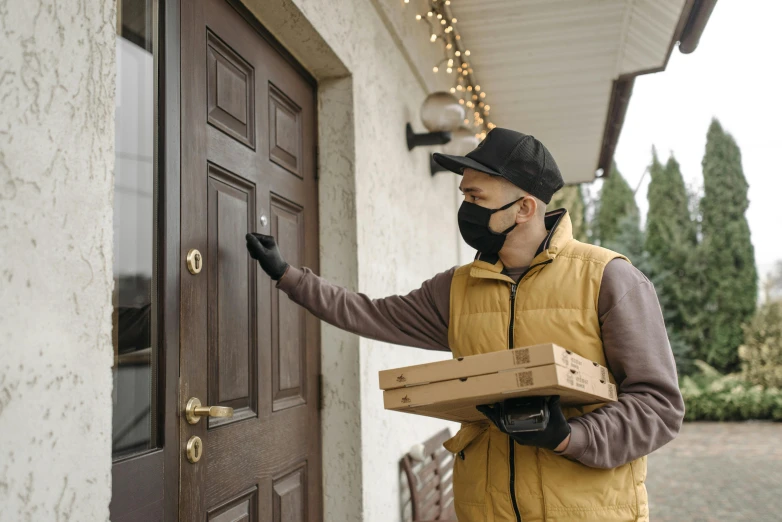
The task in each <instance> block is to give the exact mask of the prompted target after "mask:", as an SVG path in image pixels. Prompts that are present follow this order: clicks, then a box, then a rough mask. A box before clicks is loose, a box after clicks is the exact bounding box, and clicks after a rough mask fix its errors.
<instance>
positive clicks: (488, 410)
mask: <svg viewBox="0 0 782 522" xmlns="http://www.w3.org/2000/svg"><path fill="white" fill-rule="evenodd" d="M475 408H476V409H477V410H478V411H479V412H481V413H483V414H484V415H486V416H487V417H488V418H489V420H490V421H492V422H493V423H494V424H497V423H498V422H499V418H498V417H497V411H496V409H495V408H492V407H491V406H489V405H488V404H480V405H478V406H476V407H475Z"/></svg>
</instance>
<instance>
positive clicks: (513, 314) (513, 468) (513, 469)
mask: <svg viewBox="0 0 782 522" xmlns="http://www.w3.org/2000/svg"><path fill="white" fill-rule="evenodd" d="M552 261H553V259H548V260H546V261H543V262H542V263H537V264H535V265H532V266H530V267H529V268H527V270H525V271H524V273H523V274H522V275H521V277H520V278H519V283H518V284H512V285H510V324H509V325H508V350H512V349H513V329H514V324H515V322H516V290H517V289H518V286H519V284H521V282H522V281H523V280H524V277H525V276H526V275H527V274H528V273H529V271H530V270H532V269H533V268H535V267H536V266H539V265H547V264H549V263H551V262H552ZM508 443H509V444H510V448H509V450H508V460H509V461H510V500H511V503H512V504H513V512H514V513H515V514H516V522H522V521H521V512H519V503H518V501H517V500H516V444H514V440H513V439H512V438H511V437H510V435H508Z"/></svg>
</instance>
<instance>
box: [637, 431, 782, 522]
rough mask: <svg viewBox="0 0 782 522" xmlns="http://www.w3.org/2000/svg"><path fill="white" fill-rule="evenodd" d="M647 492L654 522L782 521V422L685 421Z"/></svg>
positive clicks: (663, 452)
mask: <svg viewBox="0 0 782 522" xmlns="http://www.w3.org/2000/svg"><path fill="white" fill-rule="evenodd" d="M647 489H648V491H649V499H650V502H649V504H650V506H649V507H650V511H651V521H652V522H741V521H752V522H780V521H782V423H779V422H778V423H767V422H746V423H701V422H698V423H685V424H684V427H683V428H682V431H681V433H680V434H679V436H678V437H677V438H676V440H674V441H673V442H671V443H670V444H668V445H667V446H665V447H663V448H662V449H660V450H659V451H657V452H655V453H654V454H652V455H651V456H650V457H649V471H648V479H647Z"/></svg>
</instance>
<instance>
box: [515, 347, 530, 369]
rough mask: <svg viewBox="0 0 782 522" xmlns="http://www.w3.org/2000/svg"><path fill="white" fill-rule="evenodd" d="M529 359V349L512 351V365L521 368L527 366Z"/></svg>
mask: <svg viewBox="0 0 782 522" xmlns="http://www.w3.org/2000/svg"><path fill="white" fill-rule="evenodd" d="M529 362H530V357H529V349H528V348H525V349H523V350H513V364H514V365H516V366H521V365H522V364H529Z"/></svg>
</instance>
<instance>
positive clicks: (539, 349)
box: [379, 343, 608, 390]
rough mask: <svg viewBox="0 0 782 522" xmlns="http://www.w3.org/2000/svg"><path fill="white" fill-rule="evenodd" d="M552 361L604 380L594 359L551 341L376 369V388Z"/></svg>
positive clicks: (400, 385) (472, 374)
mask: <svg viewBox="0 0 782 522" xmlns="http://www.w3.org/2000/svg"><path fill="white" fill-rule="evenodd" d="M547 364H556V365H559V366H562V367H563V368H567V369H569V370H576V371H578V372H580V373H582V374H583V375H585V376H589V377H594V378H596V379H598V380H601V379H602V380H604V381H608V370H607V369H606V368H605V367H604V366H600V365H599V364H597V363H596V362H592V361H590V360H589V359H585V358H584V357H581V356H580V355H576V354H575V353H573V352H571V351H569V350H566V349H564V348H562V347H561V346H558V345H556V344H553V343H546V344H536V345H534V346H526V347H523V348H514V349H513V350H500V351H498V352H491V353H484V354H481V355H472V356H470V357H460V358H458V359H449V360H447V361H438V362H434V363H428V364H419V365H416V366H407V367H404V368H395V369H393V370H384V371H381V372H380V374H379V375H380V389H381V390H391V389H394V388H402V387H406V386H418V385H421V384H430V383H433V382H440V381H447V380H450V379H460V378H463V377H472V376H475V375H486V374H489V373H497V372H499V371H504V370H508V369H515V368H532V367H535V366H544V365H547Z"/></svg>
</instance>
